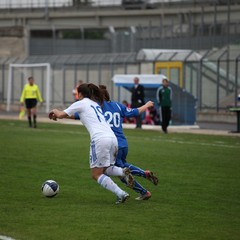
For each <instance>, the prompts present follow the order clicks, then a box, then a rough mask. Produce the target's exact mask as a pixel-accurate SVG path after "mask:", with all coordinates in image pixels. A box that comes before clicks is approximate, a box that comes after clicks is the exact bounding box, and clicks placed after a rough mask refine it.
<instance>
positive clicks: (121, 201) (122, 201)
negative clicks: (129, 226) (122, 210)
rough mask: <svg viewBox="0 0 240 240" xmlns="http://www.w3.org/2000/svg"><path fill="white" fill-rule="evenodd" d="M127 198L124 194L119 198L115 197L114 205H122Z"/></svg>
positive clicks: (127, 195)
mask: <svg viewBox="0 0 240 240" xmlns="http://www.w3.org/2000/svg"><path fill="white" fill-rule="evenodd" d="M128 198H130V196H129V194H128V193H126V192H124V193H123V194H122V195H121V196H120V197H119V196H117V201H116V204H120V203H124V202H125V201H126V200H127V199H128Z"/></svg>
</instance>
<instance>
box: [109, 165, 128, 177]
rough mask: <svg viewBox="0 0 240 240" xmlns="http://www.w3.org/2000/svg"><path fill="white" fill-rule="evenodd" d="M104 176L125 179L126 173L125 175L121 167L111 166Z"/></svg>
mask: <svg viewBox="0 0 240 240" xmlns="http://www.w3.org/2000/svg"><path fill="white" fill-rule="evenodd" d="M104 174H106V175H108V176H118V177H123V176H124V173H123V169H122V168H120V167H116V166H110V167H108V168H107V169H106V170H105V172H104Z"/></svg>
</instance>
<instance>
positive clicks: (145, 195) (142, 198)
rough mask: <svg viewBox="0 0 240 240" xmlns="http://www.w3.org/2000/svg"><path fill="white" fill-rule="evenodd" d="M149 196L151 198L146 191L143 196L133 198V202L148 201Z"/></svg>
mask: <svg viewBox="0 0 240 240" xmlns="http://www.w3.org/2000/svg"><path fill="white" fill-rule="evenodd" d="M151 196H152V194H151V193H150V192H149V191H147V192H146V193H145V194H143V195H140V196H139V197H137V198H135V200H137V201H141V200H148V199H149V198H150V197H151Z"/></svg>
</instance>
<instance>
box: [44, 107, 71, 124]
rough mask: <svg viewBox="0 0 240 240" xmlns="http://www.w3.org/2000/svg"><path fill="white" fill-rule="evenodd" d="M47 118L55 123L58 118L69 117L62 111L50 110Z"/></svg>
mask: <svg viewBox="0 0 240 240" xmlns="http://www.w3.org/2000/svg"><path fill="white" fill-rule="evenodd" d="M48 117H49V119H52V120H54V121H57V119H58V118H59V119H62V118H69V116H68V115H67V114H66V113H65V112H64V111H60V110H58V109H53V110H51V111H50V112H49V114H48Z"/></svg>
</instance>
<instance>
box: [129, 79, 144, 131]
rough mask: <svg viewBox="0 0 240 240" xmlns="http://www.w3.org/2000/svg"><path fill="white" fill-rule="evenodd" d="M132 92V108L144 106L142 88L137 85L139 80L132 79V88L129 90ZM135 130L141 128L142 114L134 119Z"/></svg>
mask: <svg viewBox="0 0 240 240" xmlns="http://www.w3.org/2000/svg"><path fill="white" fill-rule="evenodd" d="M131 92H132V97H131V101H132V105H131V107H132V108H139V107H141V106H142V105H144V104H145V101H144V98H145V95H144V86H143V85H141V84H139V78H138V77H135V78H134V86H133V87H132V89H131ZM136 128H142V114H139V115H138V116H137V117H136Z"/></svg>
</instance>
